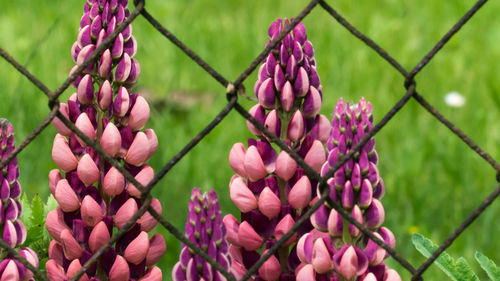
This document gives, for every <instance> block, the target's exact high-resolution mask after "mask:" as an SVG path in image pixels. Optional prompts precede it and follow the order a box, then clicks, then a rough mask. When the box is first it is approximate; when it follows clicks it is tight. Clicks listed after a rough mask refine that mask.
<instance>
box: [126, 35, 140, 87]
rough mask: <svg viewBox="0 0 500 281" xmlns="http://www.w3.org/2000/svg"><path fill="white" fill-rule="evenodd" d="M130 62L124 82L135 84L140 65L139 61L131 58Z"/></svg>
mask: <svg viewBox="0 0 500 281" xmlns="http://www.w3.org/2000/svg"><path fill="white" fill-rule="evenodd" d="M129 26H132V25H129ZM131 62H132V64H131V67H130V74H129V75H128V78H127V80H126V81H125V83H127V84H135V83H136V82H137V80H138V79H139V76H140V75H141V65H140V64H139V62H138V61H137V60H136V59H131Z"/></svg>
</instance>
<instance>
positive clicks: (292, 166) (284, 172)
mask: <svg viewBox="0 0 500 281" xmlns="http://www.w3.org/2000/svg"><path fill="white" fill-rule="evenodd" d="M296 170H297V162H295V160H293V158H292V157H291V156H290V155H289V154H288V153H287V152H286V151H284V150H282V151H281V152H280V154H279V155H278V158H277V159H276V175H278V177H280V178H282V179H284V180H285V181H288V180H289V179H291V178H292V177H293V175H294V174H295V171H296Z"/></svg>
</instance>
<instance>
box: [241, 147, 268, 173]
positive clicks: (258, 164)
mask: <svg viewBox="0 0 500 281" xmlns="http://www.w3.org/2000/svg"><path fill="white" fill-rule="evenodd" d="M244 165H245V171H246V173H247V176H248V178H249V179H250V180H251V181H258V180H260V179H262V178H264V177H265V176H266V175H267V169H266V166H265V165H264V161H263V160H262V157H261V156H260V154H259V151H258V150H257V147H256V146H254V145H252V146H250V147H249V148H248V149H247V152H246V154H245V160H244Z"/></svg>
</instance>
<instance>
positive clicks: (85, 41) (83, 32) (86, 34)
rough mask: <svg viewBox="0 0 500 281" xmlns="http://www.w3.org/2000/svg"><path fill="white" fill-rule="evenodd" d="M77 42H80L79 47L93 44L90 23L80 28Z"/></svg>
mask: <svg viewBox="0 0 500 281" xmlns="http://www.w3.org/2000/svg"><path fill="white" fill-rule="evenodd" d="M76 42H77V43H78V47H80V49H81V48H83V47H85V46H87V45H89V44H92V37H91V36H90V25H87V26H84V27H83V28H82V29H80V32H79V33H78V37H77V39H76Z"/></svg>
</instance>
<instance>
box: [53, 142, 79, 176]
mask: <svg viewBox="0 0 500 281" xmlns="http://www.w3.org/2000/svg"><path fill="white" fill-rule="evenodd" d="M52 159H53V160H54V162H55V163H56V165H57V166H58V167H59V168H60V169H61V170H63V171H64V172H69V171H72V170H74V169H76V167H77V165H78V160H77V159H76V157H75V155H73V152H72V151H71V149H70V148H69V145H68V140H67V139H66V138H65V137H63V136H62V135H59V134H57V135H56V137H55V138H54V144H53V145H52Z"/></svg>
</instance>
